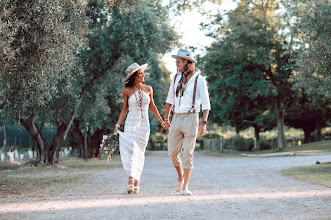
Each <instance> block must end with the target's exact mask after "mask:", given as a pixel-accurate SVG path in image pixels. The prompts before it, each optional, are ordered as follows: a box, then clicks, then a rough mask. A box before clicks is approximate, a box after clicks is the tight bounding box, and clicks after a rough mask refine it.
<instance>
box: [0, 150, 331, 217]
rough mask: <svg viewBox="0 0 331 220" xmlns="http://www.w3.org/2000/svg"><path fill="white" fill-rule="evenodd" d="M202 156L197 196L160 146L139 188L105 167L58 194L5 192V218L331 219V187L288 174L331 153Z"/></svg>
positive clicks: (195, 178) (1, 209)
mask: <svg viewBox="0 0 331 220" xmlns="http://www.w3.org/2000/svg"><path fill="white" fill-rule="evenodd" d="M195 156H196V157H195V161H194V162H195V164H194V165H195V168H194V170H193V171H192V176H191V182H190V190H191V191H192V192H193V193H194V195H193V196H183V195H180V194H178V193H176V192H175V189H174V186H175V184H176V173H175V169H174V168H173V167H172V165H171V163H170V161H169V159H168V156H167V153H166V152H153V153H151V155H150V156H148V157H146V162H145V168H144V171H143V174H142V179H141V189H140V191H141V193H140V194H139V195H127V194H125V193H124V192H125V189H126V181H127V177H126V174H125V173H124V170H123V169H114V170H108V171H101V172H96V173H94V174H93V175H92V176H90V177H88V178H87V179H85V180H82V181H81V182H80V183H79V184H77V186H76V187H75V188H74V189H61V190H59V192H60V191H61V193H59V194H58V195H56V196H53V197H51V198H49V197H47V198H24V199H22V198H20V199H18V198H0V219H231V220H233V219H241V220H242V219H263V220H265V219H291V220H292V219H300V220H302V219H323V220H324V219H331V188H328V187H322V186H318V185H312V184H309V183H306V182H301V181H298V180H295V179H292V178H289V177H286V176H282V175H281V174H280V171H281V170H282V169H285V168H289V167H294V166H301V165H312V164H314V163H315V162H316V161H317V160H330V158H331V154H328V155H315V156H293V157H273V158H235V159H224V158H216V157H209V156H204V155H202V154H199V153H196V155H195ZM96 188H97V190H96Z"/></svg>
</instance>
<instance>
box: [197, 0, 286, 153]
mask: <svg viewBox="0 0 331 220" xmlns="http://www.w3.org/2000/svg"><path fill="white" fill-rule="evenodd" d="M278 7H279V5H278V2H277V1H267V2H263V1H247V0H242V1H240V3H238V7H237V9H235V10H234V11H231V12H229V14H228V16H229V20H228V22H223V19H222V17H220V16H217V17H216V19H215V21H214V23H212V24H211V26H212V27H215V25H216V26H218V27H219V29H218V31H219V32H218V33H219V34H215V32H213V33H211V34H210V35H211V36H213V37H214V38H215V39H216V40H217V42H216V43H214V44H213V45H212V46H211V47H210V48H209V49H208V50H207V54H206V56H204V57H203V58H202V60H203V70H204V72H205V73H206V74H207V80H208V82H209V86H210V90H211V92H210V93H211V94H212V96H215V97H212V98H211V100H213V101H212V102H213V103H212V106H213V109H214V111H213V112H212V113H211V114H212V115H213V114H215V116H214V118H215V117H218V118H219V120H220V122H222V121H223V122H227V123H228V124H230V125H232V126H235V127H237V128H240V127H245V126H253V127H254V128H255V129H256V138H257V139H258V132H257V131H258V130H259V129H260V128H263V125H262V124H261V122H263V121H264V122H266V120H265V117H268V116H266V115H268V112H269V111H271V112H273V114H274V118H275V119H276V121H277V129H278V148H279V149H285V137H284V109H283V102H286V97H290V96H291V83H290V82H289V81H288V79H289V74H290V70H286V69H284V68H283V67H284V66H285V64H287V62H288V58H289V56H288V52H287V51H286V50H285V49H284V48H283V41H284V39H283V38H282V36H280V35H279V34H278V30H279V29H280V21H279V18H278V17H277V16H276V15H275V10H277V9H278ZM207 27H208V25H207ZM215 112H218V113H215ZM272 118H273V117H272ZM272 118H270V120H268V121H272ZM271 124H272V123H271ZM271 124H270V122H268V123H266V125H265V129H270V128H271V127H270V125H271Z"/></svg>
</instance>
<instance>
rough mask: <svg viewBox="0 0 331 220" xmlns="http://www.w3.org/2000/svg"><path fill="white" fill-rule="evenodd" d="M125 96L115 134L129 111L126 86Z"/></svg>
mask: <svg viewBox="0 0 331 220" xmlns="http://www.w3.org/2000/svg"><path fill="white" fill-rule="evenodd" d="M123 98H124V102H123V107H122V111H121V113H120V116H119V117H118V120H117V122H116V125H115V129H114V134H117V130H118V128H119V127H120V126H121V123H122V122H123V120H124V118H125V116H126V113H127V112H128V89H126V88H124V90H123Z"/></svg>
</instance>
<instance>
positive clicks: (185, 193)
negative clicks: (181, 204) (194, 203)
mask: <svg viewBox="0 0 331 220" xmlns="http://www.w3.org/2000/svg"><path fill="white" fill-rule="evenodd" d="M183 195H185V196H190V195H193V193H192V192H191V191H190V190H188V189H184V190H183Z"/></svg>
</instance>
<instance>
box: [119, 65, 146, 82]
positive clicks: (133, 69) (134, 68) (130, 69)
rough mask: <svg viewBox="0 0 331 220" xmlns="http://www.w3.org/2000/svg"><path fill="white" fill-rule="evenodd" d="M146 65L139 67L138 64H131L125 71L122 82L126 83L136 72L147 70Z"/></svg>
mask: <svg viewBox="0 0 331 220" xmlns="http://www.w3.org/2000/svg"><path fill="white" fill-rule="evenodd" d="M147 66H148V64H147V63H145V64H143V65H141V66H139V64H138V63H133V64H131V65H130V66H129V67H128V68H127V69H126V70H125V73H126V77H125V79H124V80H123V81H124V82H127V81H128V80H129V78H130V77H131V76H132V74H134V73H135V72H137V71H138V70H140V69H141V70H143V71H144V70H145V69H146V68H147Z"/></svg>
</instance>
